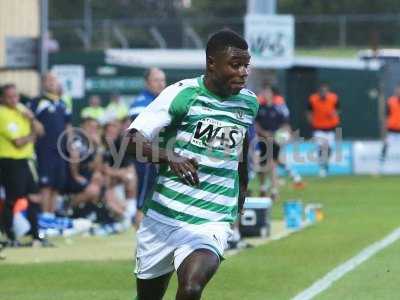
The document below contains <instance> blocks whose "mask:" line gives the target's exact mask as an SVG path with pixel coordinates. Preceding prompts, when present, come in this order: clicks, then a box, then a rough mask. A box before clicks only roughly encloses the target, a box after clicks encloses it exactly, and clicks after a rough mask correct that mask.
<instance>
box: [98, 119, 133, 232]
mask: <svg viewBox="0 0 400 300" xmlns="http://www.w3.org/2000/svg"><path fill="white" fill-rule="evenodd" d="M121 142H122V127H121V123H120V122H119V121H112V122H109V123H108V124H106V125H105V128H104V139H103V143H104V154H103V160H104V166H103V168H104V173H105V174H106V176H107V190H106V194H105V198H106V202H107V204H108V207H109V208H110V209H111V210H112V212H113V213H114V214H115V215H116V216H117V217H118V218H119V219H124V220H125V221H126V222H125V224H127V225H131V224H132V221H133V218H134V217H135V214H136V205H137V203H136V201H137V200H136V198H137V175H136V171H135V167H134V165H133V161H132V160H130V159H129V158H128V157H127V156H126V155H125V153H124V152H121ZM118 190H121V191H122V193H118Z"/></svg>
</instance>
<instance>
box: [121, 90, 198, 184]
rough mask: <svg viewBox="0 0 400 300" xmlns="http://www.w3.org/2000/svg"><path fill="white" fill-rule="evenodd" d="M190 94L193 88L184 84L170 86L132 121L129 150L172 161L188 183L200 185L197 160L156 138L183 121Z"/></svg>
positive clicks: (154, 159)
mask: <svg viewBox="0 0 400 300" xmlns="http://www.w3.org/2000/svg"><path fill="white" fill-rule="evenodd" d="M185 89H186V90H185ZM188 97H190V91H188V90H187V88H185V87H184V86H182V84H179V83H178V84H174V85H172V86H169V87H168V88H166V89H165V90H164V91H163V92H162V93H161V94H160V95H159V96H158V97H157V98H156V99H155V100H154V101H153V102H152V103H151V104H150V105H149V106H147V107H146V108H145V110H144V111H142V112H141V113H140V114H139V115H138V116H137V118H136V119H135V120H134V121H133V122H132V124H131V125H130V127H129V129H128V130H129V134H128V138H129V144H128V149H127V151H128V153H130V154H132V155H134V156H135V158H136V159H137V160H138V161H142V162H146V161H147V162H152V163H160V164H168V165H169V167H170V168H171V170H172V171H173V172H174V173H175V174H176V175H177V176H178V177H180V178H182V180H183V181H184V182H185V183H187V184H189V185H197V184H198V183H199V178H198V175H197V162H196V160H194V159H190V158H186V157H182V156H179V155H178V154H177V153H174V151H173V149H163V148H160V147H159V146H158V145H157V143H153V142H152V141H153V140H154V139H155V137H156V136H157V135H158V133H159V132H160V130H161V129H162V128H165V127H167V126H169V125H171V124H173V123H176V122H179V119H181V118H182V117H183V115H184V114H185V113H186V110H185V109H187V105H185V101H186V98H188ZM186 104H187V103H186ZM167 144H168V143H167Z"/></svg>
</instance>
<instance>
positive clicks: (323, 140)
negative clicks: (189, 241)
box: [307, 83, 340, 177]
mask: <svg viewBox="0 0 400 300" xmlns="http://www.w3.org/2000/svg"><path fill="white" fill-rule="evenodd" d="M307 120H308V122H309V123H310V125H311V127H312V129H313V138H314V140H315V142H316V143H317V144H318V157H319V164H320V176H321V177H325V176H326V175H327V174H328V168H329V157H330V155H331V152H332V147H333V145H334V142H335V130H336V128H337V127H338V126H339V125H340V117H339V98H338V96H337V94H335V93H334V92H331V90H330V87H329V85H328V84H327V83H321V84H320V86H319V90H318V91H317V92H316V93H314V94H311V95H310V97H309V99H308V112H307Z"/></svg>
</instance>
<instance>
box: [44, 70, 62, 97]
mask: <svg viewBox="0 0 400 300" xmlns="http://www.w3.org/2000/svg"><path fill="white" fill-rule="evenodd" d="M43 83H44V88H45V90H46V91H47V92H48V93H51V94H58V93H59V92H60V85H59V83H58V80H57V77H56V76H55V75H54V74H52V73H49V74H47V75H46V77H45V78H44V82H43Z"/></svg>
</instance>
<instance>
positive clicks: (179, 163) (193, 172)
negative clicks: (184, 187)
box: [168, 154, 200, 186]
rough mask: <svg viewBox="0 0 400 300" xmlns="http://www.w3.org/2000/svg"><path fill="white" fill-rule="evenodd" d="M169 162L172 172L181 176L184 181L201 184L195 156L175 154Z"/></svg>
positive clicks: (193, 184) (192, 184)
mask: <svg viewBox="0 0 400 300" xmlns="http://www.w3.org/2000/svg"><path fill="white" fill-rule="evenodd" d="M168 164H169V166H170V168H171V170H172V172H174V173H175V175H176V176H178V177H180V178H181V179H182V180H183V182H185V183H186V184H188V185H191V186H196V185H199V183H200V181H199V176H198V175H197V168H198V163H197V161H196V160H195V159H194V158H186V157H182V156H179V155H176V154H175V155H174V157H173V158H171V159H170V160H169V161H168Z"/></svg>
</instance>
